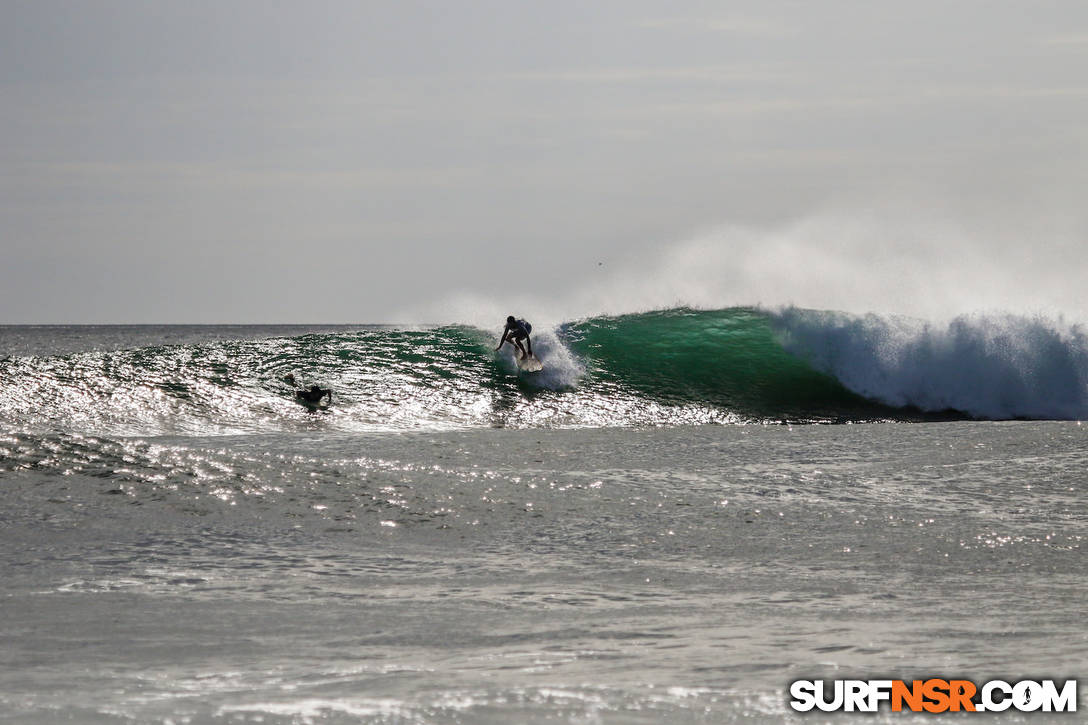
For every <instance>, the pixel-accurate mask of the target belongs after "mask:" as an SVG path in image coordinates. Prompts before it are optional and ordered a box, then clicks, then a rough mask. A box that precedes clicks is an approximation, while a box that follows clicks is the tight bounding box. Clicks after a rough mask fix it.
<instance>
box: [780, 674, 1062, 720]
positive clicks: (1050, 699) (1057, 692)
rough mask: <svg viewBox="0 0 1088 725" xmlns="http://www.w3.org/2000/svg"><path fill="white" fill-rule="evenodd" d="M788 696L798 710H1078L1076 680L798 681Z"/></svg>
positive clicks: (791, 704) (793, 706)
mask: <svg viewBox="0 0 1088 725" xmlns="http://www.w3.org/2000/svg"><path fill="white" fill-rule="evenodd" d="M790 697H792V698H793V699H791V700H790V707H792V708H793V709H794V710H796V711H797V712H808V711H810V710H812V709H817V710H821V711H823V712H835V711H843V712H876V711H877V710H879V709H880V706H881V704H882V703H885V702H886V703H888V705H889V706H890V707H891V710H892V712H901V711H903V710H907V711H911V712H934V713H936V712H961V711H962V712H1002V711H1004V710H1008V709H1010V708H1012V709H1014V710H1018V711H1020V712H1076V711H1077V681H1076V680H1066V681H1065V682H1064V684H1062V685H1061V686H1060V687H1059V686H1058V685H1057V684H1056V683H1055V681H1054V680H1038V681H1036V680H1021V681H1020V682H1015V683H1009V682H1005V681H1004V680H990V681H989V682H986V683H984V684H983V685H982V686H981V687H979V686H977V685H976V684H975V683H973V682H971V681H970V680H941V679H936V678H933V679H928V680H912V681H911V682H910V683H909V684H908V683H907V682H905V681H904V680H797V681H796V682H793V683H792V684H791V685H790Z"/></svg>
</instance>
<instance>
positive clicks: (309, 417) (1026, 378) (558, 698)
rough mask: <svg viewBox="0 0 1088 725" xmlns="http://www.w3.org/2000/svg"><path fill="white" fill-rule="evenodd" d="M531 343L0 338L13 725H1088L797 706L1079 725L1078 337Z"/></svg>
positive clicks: (1061, 332) (1081, 351)
mask: <svg viewBox="0 0 1088 725" xmlns="http://www.w3.org/2000/svg"><path fill="white" fill-rule="evenodd" d="M497 323H498V324H499V325H501V320H500V321H497ZM534 328H538V329H534V336H533V348H534V352H536V354H537V356H538V357H539V358H540V359H541V360H542V361H543V363H544V371H542V372H540V373H519V372H518V370H517V367H516V366H515V364H514V362H513V359H512V357H511V356H510V352H509V349H506V350H504V351H502V352H500V353H496V352H495V351H494V346H495V344H496V343H497V341H498V334H499V330H500V328H499V327H496V328H495V329H492V330H484V329H479V328H476V327H472V326H469V325H446V326H420V327H407V326H374V325H369V326H367V325H358V326H210V327H202V326H192V327H189V326H132V327H129V326H71V327H68V326H7V327H0V486H2V487H3V496H4V499H3V501H4V505H3V507H2V508H0V572H2V580H3V598H2V600H0V602H2V603H0V641H2V647H0V653H2V655H0V657H2V661H0V713H2V715H0V718H2V719H3V721H4V722H11V723H52V722H76V723H163V724H165V723H357V722H367V723H397V724H401V723H405V724H407V723H412V724H424V723H557V722H558V723H579V724H582V723H778V722H796V723H815V722H856V721H859V720H860V721H865V722H881V723H883V722H888V723H908V722H918V723H922V722H925V723H931V722H934V719H935V718H937V719H939V720H952V721H959V720H961V719H963V718H964V717H967V718H968V719H970V720H971V721H979V722H991V721H994V722H1031V723H1043V722H1063V723H1065V722H1083V721H1084V716H1083V711H1084V707H1085V705H1083V704H1082V705H1081V708H1080V712H1078V713H1046V712H1034V713H1030V712H1020V711H1017V710H1015V709H1013V710H1008V711H1005V712H1003V713H1000V714H981V715H980V714H975V715H965V714H960V715H953V714H949V715H943V716H938V715H932V714H925V713H922V714H911V713H907V712H891V711H890V710H889V708H888V707H887V706H886V705H885V706H884V707H883V708H882V709H881V710H880V711H879V712H878V713H875V714H869V715H859V714H857V713H808V714H802V713H799V712H795V711H794V710H793V709H792V708H791V706H790V700H791V695H790V684H791V683H792V682H794V681H796V680H814V679H824V680H829V681H830V680H841V679H862V680H870V679H903V680H906V681H908V682H909V681H911V680H925V679H928V678H944V679H952V678H956V679H966V680H970V681H972V682H974V683H979V684H981V683H985V682H987V681H991V680H997V679H1001V680H1006V681H1008V682H1010V683H1014V682H1017V681H1021V680H1042V679H1055V680H1059V681H1064V680H1068V679H1077V678H1079V679H1080V680H1081V681H1082V682H1081V686H1080V690H1079V702H1080V703H1085V702H1088V700H1085V694H1086V693H1085V687H1084V684H1083V681H1084V680H1085V675H1086V674H1088V633H1086V631H1085V628H1084V624H1083V623H1084V617H1085V614H1086V602H1088V584H1086V581H1088V578H1086V576H1085V572H1086V571H1088V558H1086V556H1085V547H1086V546H1088V542H1086V540H1085V537H1088V499H1086V496H1085V491H1084V486H1085V483H1084V482H1085V479H1086V474H1085V463H1086V462H1088V429H1086V428H1085V427H1084V426H1082V424H1081V422H1080V420H1081V419H1083V418H1085V417H1086V414H1088V341H1086V337H1085V334H1084V333H1083V331H1082V329H1081V328H1080V327H1078V326H1077V325H1071V324H1067V323H1065V322H1063V321H1061V320H1051V319H1046V318H1041V317H1038V316H1021V315H1008V314H990V315H976V316H965V317H959V318H956V319H954V320H951V321H949V322H946V323H942V324H936V323H933V322H922V321H918V320H912V319H907V318H895V317H888V316H880V315H846V314H843V313H836V312H827V311H814V310H800V309H783V310H775V311H770V310H763V309H759V308H730V309H724V310H694V309H686V308H682V309H671V310H661V311H655V312H644V313H638V314H630V315H621V316H610V317H596V318H587V319H582V320H575V321H569V322H566V323H563V324H559V325H555V326H554V327H551V329H546V326H545V325H543V324H539V323H538V324H534ZM539 328H545V329H539ZM288 373H291V374H293V375H294V376H295V377H296V378H297V379H298V382H299V383H301V384H304V385H307V386H308V385H310V384H319V385H321V386H322V387H327V388H331V389H332V391H333V399H332V403H331V405H329V406H328V407H327V408H321V409H317V410H313V409H311V408H308V407H306V406H303V405H301V404H299V403H298V402H297V401H296V400H295V399H294V395H293V389H292V387H291V386H290V385H288V384H287V383H286V382H284V376H285V375H287V374H288Z"/></svg>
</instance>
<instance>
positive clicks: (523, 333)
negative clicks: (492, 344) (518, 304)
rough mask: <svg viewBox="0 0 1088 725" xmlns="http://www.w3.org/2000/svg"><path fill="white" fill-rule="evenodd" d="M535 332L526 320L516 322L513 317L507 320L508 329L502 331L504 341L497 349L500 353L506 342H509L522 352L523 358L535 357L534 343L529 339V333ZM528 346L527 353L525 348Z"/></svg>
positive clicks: (502, 340)
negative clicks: (523, 343)
mask: <svg viewBox="0 0 1088 725" xmlns="http://www.w3.org/2000/svg"><path fill="white" fill-rule="evenodd" d="M532 331H533V326H532V325H530V324H529V323H528V322H526V321H525V320H515V319H514V316H513V315H510V316H509V317H507V318H506V327H505V329H503V331H502V339H501V340H499V346H498V347H496V348H495V351H496V352H498V351H499V350H501V349H502V344H503V343H504V342H509V343H510V344H511V345H513V346H514V347H516V348H517V349H518V350H521V356H522V357H532V356H533V343H532V341H531V340H530V339H529V333H530V332H532ZM522 340H524V341H525V345H522V344H521V341H522ZM526 346H528V348H529V350H528V352H526V350H525V347H526Z"/></svg>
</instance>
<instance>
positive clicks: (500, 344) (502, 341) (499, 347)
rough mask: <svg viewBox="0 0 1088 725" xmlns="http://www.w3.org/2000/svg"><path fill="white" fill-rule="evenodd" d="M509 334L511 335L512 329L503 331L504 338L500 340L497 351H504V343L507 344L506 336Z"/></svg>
mask: <svg viewBox="0 0 1088 725" xmlns="http://www.w3.org/2000/svg"><path fill="white" fill-rule="evenodd" d="M509 334H510V328H509V327H507V328H505V329H504V330H503V331H502V338H501V339H500V340H499V346H498V347H496V348H495V349H496V350H501V349H502V344H503V343H504V342H506V336H507V335H509Z"/></svg>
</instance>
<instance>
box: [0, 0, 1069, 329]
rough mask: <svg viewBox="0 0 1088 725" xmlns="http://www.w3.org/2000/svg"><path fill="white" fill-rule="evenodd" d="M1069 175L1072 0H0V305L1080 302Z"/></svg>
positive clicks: (16, 313)
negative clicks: (878, 0)
mask: <svg viewBox="0 0 1088 725" xmlns="http://www.w3.org/2000/svg"><path fill="white" fill-rule="evenodd" d="M1086 182H1088V3H1084V2H1082V1H1081V0H1072V1H1068V2H1053V1H1047V0H1032V1H1027V0H1025V1H1024V2H1000V1H994V0H987V1H983V0H962V1H956V0H951V1H950V0H942V1H941V2H934V1H931V0H912V1H910V2H907V1H902V2H873V1H868V2H863V1H861V0H858V1H857V2H844V1H841V0H840V1H828V2H824V1H820V2H815V1H812V2H802V1H798V2H782V1H775V0H761V1H760V2H727V1H725V0H722V1H720V2H691V1H689V0H670V1H669V2H645V1H642V0H618V1H616V2H589V1H587V0H576V1H573V2H566V1H556V0H548V1H547V2H515V1H511V0H502V1H495V2H467V1H466V2H449V1H436V2H412V1H405V0H399V1H396V2H365V1H361V0H356V1H350V2H349V1H343V2H340V1H321V0H317V1H315V0H307V1H306V2H302V1H301V0H300V1H299V2H285V1H279V2H273V1H272V0H234V1H231V0H214V1H204V0H186V2H166V1H163V2H150V1H147V0H129V1H120V0H98V1H96V0H87V1H85V2H77V1H76V0H71V1H66V2H60V1H56V0H27V1H22V0H0V249H2V252H3V264H2V265H0V322H9V323H21V322H75V323H80V322H385V321H410V320H417V321H421V320H423V319H429V320H434V321H440V320H441V319H453V318H457V317H459V316H460V317H470V318H471V317H474V316H482V317H484V318H487V317H489V316H490V315H492V314H499V313H504V312H505V311H506V310H507V309H511V311H514V312H517V313H518V314H521V315H526V316H529V317H530V318H532V316H533V315H534V311H535V310H538V309H539V310H540V312H539V314H542V315H546V316H553V317H563V316H570V315H578V314H590V313H593V312H597V311H612V312H620V311H625V310H626V309H638V308H645V307H649V306H661V305H665V304H671V303H674V302H692V303H695V304H700V305H709V306H713V305H719V304H720V305H726V304H754V303H763V304H778V303H789V302H794V303H798V304H805V305H808V306H823V307H835V308H838V309H853V310H855V311H866V310H868V309H874V310H889V311H902V312H907V313H919V312H920V313H927V312H930V311H933V310H936V311H940V310H941V309H949V306H950V305H951V306H954V307H956V308H957V309H960V308H962V309H965V310H966V309H972V308H975V307H999V308H1003V309H1011V310H1013V311H1034V310H1037V309H1047V310H1064V311H1066V312H1068V313H1070V314H1073V315H1079V314H1081V313H1082V311H1083V309H1084V302H1083V287H1084V283H1085V282H1086V281H1088V273H1086V272H1085V270H1086V269H1088V267H1086V266H1085V263H1086V262H1088V244H1086V241H1088V238H1086V237H1088V235H1086V232H1088V223H1086V219H1088V212H1086V210H1085V207H1086V206H1088V205H1086V204H1085V201H1084V199H1085V193H1086V192H1085V190H1086V189H1088V183H1086ZM467 321H476V320H474V319H473V320H467Z"/></svg>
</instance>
